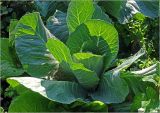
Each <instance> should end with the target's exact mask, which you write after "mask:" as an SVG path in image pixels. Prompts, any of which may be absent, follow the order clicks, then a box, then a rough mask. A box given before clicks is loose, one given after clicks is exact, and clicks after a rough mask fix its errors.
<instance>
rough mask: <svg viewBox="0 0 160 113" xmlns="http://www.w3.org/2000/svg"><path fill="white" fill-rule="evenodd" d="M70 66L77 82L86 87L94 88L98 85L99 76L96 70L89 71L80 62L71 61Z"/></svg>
mask: <svg viewBox="0 0 160 113" xmlns="http://www.w3.org/2000/svg"><path fill="white" fill-rule="evenodd" d="M70 68H71V70H72V72H73V73H74V76H75V77H76V79H77V80H78V82H79V83H80V84H81V85H82V86H83V87H84V88H86V89H91V88H95V87H96V86H97V85H98V82H99V78H98V76H97V74H96V72H94V71H91V70H89V69H87V68H85V67H84V65H83V64H80V63H71V64H70Z"/></svg>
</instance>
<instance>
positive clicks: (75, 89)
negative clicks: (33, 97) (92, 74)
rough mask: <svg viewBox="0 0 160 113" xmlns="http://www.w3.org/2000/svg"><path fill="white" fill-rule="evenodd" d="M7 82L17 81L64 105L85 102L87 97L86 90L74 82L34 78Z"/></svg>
mask: <svg viewBox="0 0 160 113" xmlns="http://www.w3.org/2000/svg"><path fill="white" fill-rule="evenodd" d="M7 81H8V82H9V83H14V82H13V81H16V82H18V83H20V84H22V85H23V86H25V87H27V88H29V89H30V90H32V91H34V92H37V93H39V94H41V95H42V96H44V97H46V98H48V99H50V100H53V101H56V102H60V103H64V104H70V103H72V102H74V101H76V100H78V99H81V100H84V99H85V97H86V92H85V90H84V89H83V88H82V87H81V86H80V85H78V84H77V83H74V82H68V81H53V80H44V79H39V78H34V77H12V78H9V79H7ZM10 85H11V86H12V85H14V84H10Z"/></svg>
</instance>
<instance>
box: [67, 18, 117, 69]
mask: <svg viewBox="0 0 160 113" xmlns="http://www.w3.org/2000/svg"><path fill="white" fill-rule="evenodd" d="M67 46H68V47H69V49H70V51H71V54H73V53H77V52H87V51H89V52H92V53H94V54H98V55H103V56H105V67H108V65H109V64H110V63H111V62H112V60H114V59H115V57H116V56H117V53H118V47H119V42H118V33H117V31H116V29H115V28H114V27H113V26H112V25H111V24H109V23H106V22H105V21H103V20H95V19H93V20H89V21H86V22H85V23H84V24H81V25H80V26H78V27H77V29H76V30H75V31H74V32H73V33H71V35H70V36H69V39H68V40H67Z"/></svg>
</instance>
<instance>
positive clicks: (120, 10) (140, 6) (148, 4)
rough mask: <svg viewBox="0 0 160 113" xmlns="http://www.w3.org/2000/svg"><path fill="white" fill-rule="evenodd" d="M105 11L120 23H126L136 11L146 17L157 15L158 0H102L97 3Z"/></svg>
mask: <svg viewBox="0 0 160 113" xmlns="http://www.w3.org/2000/svg"><path fill="white" fill-rule="evenodd" d="M99 4H100V5H101V6H103V7H104V8H105V9H106V12H108V13H109V14H111V15H112V16H114V17H115V18H117V19H118V21H119V22H120V23H123V24H125V23H127V22H128V20H129V19H130V18H131V17H132V16H133V15H134V14H136V13H142V14H144V15H145V16H147V17H150V18H155V17H158V11H159V3H158V0H146V1H145V0H119V1H114V0H113V1H107V2H106V1H102V2H101V3H99Z"/></svg>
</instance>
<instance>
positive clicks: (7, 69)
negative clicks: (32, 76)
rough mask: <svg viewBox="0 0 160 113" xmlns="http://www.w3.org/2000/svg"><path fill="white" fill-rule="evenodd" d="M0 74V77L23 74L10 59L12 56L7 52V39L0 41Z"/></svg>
mask: <svg viewBox="0 0 160 113" xmlns="http://www.w3.org/2000/svg"><path fill="white" fill-rule="evenodd" d="M0 46H1V48H0V59H1V65H0V73H1V77H9V76H18V75H21V74H23V73H24V71H23V69H21V68H17V67H16V65H15V64H14V61H13V59H12V55H11V54H10V50H9V39H8V38H1V39H0Z"/></svg>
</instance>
